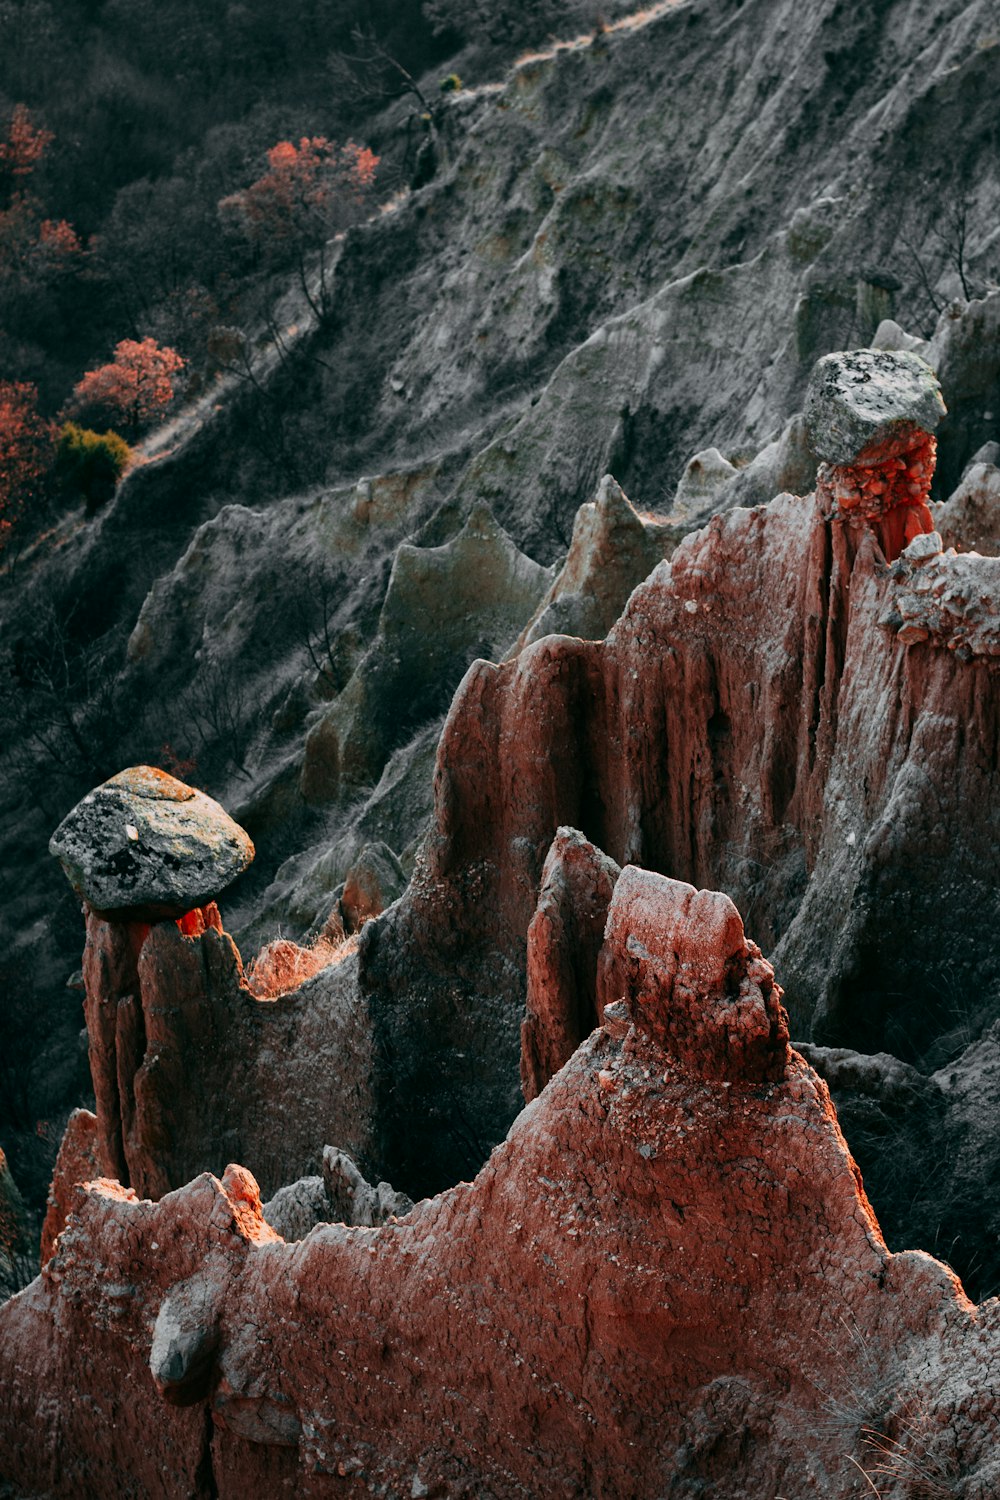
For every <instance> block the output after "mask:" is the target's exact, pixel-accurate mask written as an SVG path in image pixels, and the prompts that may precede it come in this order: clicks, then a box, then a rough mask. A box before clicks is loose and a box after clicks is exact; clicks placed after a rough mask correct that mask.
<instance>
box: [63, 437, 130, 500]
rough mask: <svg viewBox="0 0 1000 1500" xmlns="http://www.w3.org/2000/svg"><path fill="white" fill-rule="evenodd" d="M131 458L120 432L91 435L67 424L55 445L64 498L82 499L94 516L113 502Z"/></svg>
mask: <svg viewBox="0 0 1000 1500" xmlns="http://www.w3.org/2000/svg"><path fill="white" fill-rule="evenodd" d="M131 457H132V450H131V448H130V447H129V445H128V443H126V441H125V439H124V438H123V437H119V435H118V433H117V432H91V431H90V429H89V428H88V427H78V426H77V425H76V423H75V422H66V423H64V424H63V426H62V427H61V428H60V430H59V441H58V443H57V444H56V470H55V472H56V481H57V483H58V485H59V488H60V489H61V491H62V492H63V494H64V495H66V496H67V497H71V498H73V499H82V500H83V501H84V502H85V504H86V507H87V514H88V516H92V515H93V514H94V512H95V511H96V510H98V509H99V507H100V506H102V505H104V504H105V502H106V501H108V500H110V499H111V496H112V495H113V494H114V492H115V485H116V484H117V483H118V481H119V479H120V478H121V477H122V475H123V474H124V472H125V468H126V466H127V464H128V461H129V459H130V458H131Z"/></svg>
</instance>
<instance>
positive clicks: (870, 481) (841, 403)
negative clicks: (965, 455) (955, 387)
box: [806, 349, 945, 562]
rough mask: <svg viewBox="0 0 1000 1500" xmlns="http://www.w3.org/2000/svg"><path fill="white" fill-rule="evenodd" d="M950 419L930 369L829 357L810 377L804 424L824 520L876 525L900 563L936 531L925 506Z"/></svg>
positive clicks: (880, 356)
mask: <svg viewBox="0 0 1000 1500" xmlns="http://www.w3.org/2000/svg"><path fill="white" fill-rule="evenodd" d="M944 415H945V407H944V402H943V400H942V399H941V387H940V386H939V385H938V382H937V379H936V377H935V375H934V372H933V371H932V370H931V368H930V366H929V365H927V364H925V362H924V361H923V360H922V359H920V358H919V357H918V356H917V355H916V354H912V353H909V352H907V351H904V350H900V351H896V352H890V351H887V350H871V349H860V350H854V351H853V352H851V353H848V354H828V355H827V356H826V357H825V358H824V359H821V360H820V361H819V363H818V364H817V366H816V369H815V370H814V372H813V376H812V380H811V382H810V386H809V391H808V394H807V396H806V425H807V427H808V429H809V436H810V440H811V443H812V447H813V450H814V452H815V453H816V454H817V455H818V457H819V458H821V459H822V460H823V463H822V464H821V467H820V470H819V474H818V475H817V481H816V497H817V500H818V502H819V505H820V508H821V509H822V511H823V513H824V514H825V515H829V516H832V517H834V518H836V519H839V520H844V521H847V522H849V523H850V522H857V523H861V522H867V523H868V524H869V525H874V526H875V529H876V531H877V533H878V538H879V542H880V543H881V546H882V551H883V552H884V553H885V556H886V558H887V559H888V561H889V562H893V561H895V559H896V558H897V557H898V556H899V554H900V552H902V550H903V548H904V547H905V546H906V545H907V543H909V542H911V541H913V539H914V538H915V537H917V536H919V535H920V534H921V533H923V532H928V531H931V530H932V529H933V522H932V520H931V513H930V510H929V509H928V505H927V502H928V500H929V499H930V493H931V479H932V478H933V476H934V463H935V458H936V453H937V449H936V445H935V442H934V439H933V437H932V436H931V433H932V432H933V430H934V428H935V427H936V426H937V425H938V422H939V421H940V420H941V418H942V417H943V416H944Z"/></svg>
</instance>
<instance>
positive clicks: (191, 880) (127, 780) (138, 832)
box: [49, 766, 254, 920]
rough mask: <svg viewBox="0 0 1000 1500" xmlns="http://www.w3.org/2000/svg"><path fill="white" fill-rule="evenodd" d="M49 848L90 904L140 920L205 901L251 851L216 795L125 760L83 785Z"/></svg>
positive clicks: (227, 881)
mask: <svg viewBox="0 0 1000 1500" xmlns="http://www.w3.org/2000/svg"><path fill="white" fill-rule="evenodd" d="M49 852H50V853H51V854H53V855H55V857H56V858H57V859H58V860H59V862H60V863H61V865H62V867H63V871H64V872H65V875H66V878H67V880H68V881H69V883H70V885H72V887H73V889H74V890H75V891H76V892H77V894H78V895H80V896H81V897H82V898H83V899H84V900H85V901H86V902H88V904H89V905H90V906H91V907H93V908H94V909H95V910H97V911H103V912H108V913H111V912H128V914H129V916H130V917H133V918H144V919H146V920H157V919H159V918H164V917H180V916H183V915H184V914H185V913H186V912H189V911H191V910H192V908H193V907H196V906H205V905H206V904H207V903H208V902H210V901H212V900H213V899H214V897H216V896H217V895H218V894H219V892H220V891H222V890H224V889H225V887H226V886H227V885H229V884H230V883H231V882H232V881H233V880H235V879H236V877H237V875H240V874H242V872H243V871H244V870H245V869H246V868H247V867H248V865H250V864H251V862H252V861H253V857H254V847H253V844H252V842H251V841H250V838H249V836H248V835H247V834H246V833H245V832H244V831H243V829H242V828H241V827H240V826H239V824H238V823H236V822H234V821H233V819H232V818H231V817H230V816H229V814H228V813H227V812H226V811H225V810H224V809H223V808H222V807H220V806H219V804H218V802H215V801H214V800H213V799H212V798H211V797H206V796H205V794H204V792H199V791H196V790H195V789H194V788H193V787H189V786H185V785H184V783H183V782H182V781H177V780H176V779H175V778H174V777H173V776H168V775H167V774H166V773H165V772H163V771H160V770H157V768H156V767H155V766H131V767H129V769H128V770H125V771H120V772H119V773H118V774H117V775H116V776H112V777H111V779H110V781H105V782H103V783H102V785H101V786H99V787H96V788H95V789H94V791H92V792H88V793H87V795H86V797H84V798H83V800H82V801H81V802H79V803H77V805H76V807H74V808H73V810H72V812H70V813H69V814H68V815H67V816H66V817H65V818H64V819H63V821H62V822H61V823H60V825H59V827H58V828H57V829H56V831H55V833H54V834H53V835H52V838H51V841H50V843H49Z"/></svg>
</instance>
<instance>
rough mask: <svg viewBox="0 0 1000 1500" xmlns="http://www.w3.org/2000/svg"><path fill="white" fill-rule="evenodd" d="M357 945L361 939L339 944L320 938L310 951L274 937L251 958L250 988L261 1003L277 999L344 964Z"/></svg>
mask: <svg viewBox="0 0 1000 1500" xmlns="http://www.w3.org/2000/svg"><path fill="white" fill-rule="evenodd" d="M357 946H358V940H357V937H350V938H347V940H346V941H343V942H339V943H338V942H332V941H331V940H330V939H329V938H325V937H319V938H317V939H316V941H315V943H312V944H311V945H310V946H309V947H308V948H302V947H300V945H299V944H298V943H293V942H291V941H290V940H289V939H288V938H281V937H278V938H274V939H273V940H272V941H271V942H270V943H265V945H264V947H263V948H262V949H261V950H260V952H259V953H258V954H257V957H256V958H254V959H251V961H250V963H249V965H248V967H247V971H246V982H247V987H248V989H249V990H250V993H251V994H252V995H253V996H254V997H255V998H256V999H257V1000H276V999H277V998H278V996H279V995H287V994H288V992H289V990H297V989H298V987H299V985H300V984H305V982H306V980H307V979H311V978H312V977H313V975H314V974H318V973H319V971H320V969H326V968H328V967H329V965H330V964H337V963H340V962H342V960H343V959H345V958H346V957H347V956H348V954H349V953H354V952H355V951H356V949H357Z"/></svg>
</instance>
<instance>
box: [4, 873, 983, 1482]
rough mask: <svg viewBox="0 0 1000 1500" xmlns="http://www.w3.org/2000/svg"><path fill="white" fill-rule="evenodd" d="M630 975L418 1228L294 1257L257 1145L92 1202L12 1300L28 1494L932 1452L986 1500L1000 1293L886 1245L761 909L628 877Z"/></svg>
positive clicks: (11, 1443)
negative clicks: (156, 1184) (757, 934)
mask: <svg viewBox="0 0 1000 1500" xmlns="http://www.w3.org/2000/svg"><path fill="white" fill-rule="evenodd" d="M703 918H704V919H705V920H702V919H703ZM602 967H603V969H604V971H605V972H606V973H608V974H611V973H614V974H615V975H616V976H617V982H618V983H620V984H621V986H622V991H621V995H620V997H619V1000H616V1001H615V1002H614V1003H613V1006H609V1011H610V1010H611V1009H613V1010H614V1019H613V1020H610V1021H609V1025H608V1026H606V1027H604V1028H599V1029H598V1030H596V1031H595V1032H594V1033H593V1035H592V1036H591V1037H590V1038H589V1039H588V1040H587V1041H586V1042H585V1043H584V1044H583V1045H582V1046H581V1047H580V1048H579V1049H578V1050H577V1051H576V1052H575V1053H574V1055H573V1057H572V1058H571V1059H570V1061H569V1062H568V1064H567V1065H566V1066H565V1067H564V1068H563V1069H562V1070H561V1071H560V1072H559V1074H558V1075H557V1076H556V1077H555V1078H554V1079H553V1080H552V1081H551V1082H550V1083H549V1085H548V1086H547V1087H546V1088H545V1089H544V1091H543V1092H542V1094H541V1095H540V1096H539V1097H538V1098H537V1099H536V1100H535V1101H534V1102H533V1103H532V1104H531V1105H530V1106H528V1108H527V1109H526V1110H524V1112H523V1113H522V1114H521V1116H520V1117H519V1118H518V1120H517V1121H516V1122H515V1124H514V1126H513V1128H512V1130H511V1132H510V1134H509V1136H508V1138H507V1140H506V1141H505V1142H504V1143H503V1144H502V1145H501V1146H500V1147H498V1149H497V1150H496V1151H495V1152H494V1153H493V1154H492V1156H491V1157H490V1159H489V1161H488V1162H487V1163H486V1165H485V1166H484V1167H483V1168H482V1170H481V1171H480V1172H479V1174H478V1175H477V1177H476V1179H475V1181H474V1182H470V1183H462V1184H460V1185H459V1186H457V1187H454V1188H451V1189H450V1190H448V1191H447V1192H445V1193H443V1194H441V1195H440V1196H438V1197H436V1198H433V1199H429V1200H427V1201H425V1202H423V1203H420V1204H418V1205H417V1206H416V1207H415V1208H413V1209H412V1210H411V1211H410V1213H409V1214H408V1215H406V1216H405V1217H404V1218H403V1219H401V1220H397V1221H395V1222H390V1223H389V1224H386V1225H385V1226H384V1227H381V1228H357V1227H353V1228H352V1227H349V1226H347V1225H345V1224H328V1225H320V1226H318V1227H317V1228H315V1229H313V1230H312V1232H311V1233H309V1234H308V1235H307V1236H306V1238H305V1239H304V1240H301V1241H299V1242H298V1243H295V1244H288V1243H286V1242H285V1241H283V1240H282V1239H281V1238H280V1237H279V1236H278V1235H277V1234H275V1232H274V1230H273V1229H272V1228H270V1227H269V1225H268V1224H267V1222H266V1220H265V1217H264V1215H263V1213H262V1210H261V1204H260V1198H259V1195H258V1193H257V1189H256V1184H255V1183H254V1181H253V1179H252V1178H251V1177H250V1175H249V1174H248V1173H247V1172H245V1171H244V1170H243V1169H242V1168H239V1167H230V1168H229V1169H228V1170H227V1172H226V1173H225V1175H224V1176H223V1178H222V1179H221V1181H220V1180H219V1179H218V1178H215V1177H213V1176H211V1175H208V1174H206V1175H203V1176H201V1177H198V1178H196V1179H195V1180H194V1181H193V1182H191V1183H189V1184H188V1185H187V1186H185V1187H184V1188H182V1189H181V1190H180V1191H177V1192H174V1193H170V1194H168V1195H167V1196H166V1197H164V1198H162V1199H161V1200H160V1201H159V1202H158V1203H152V1202H149V1201H144V1200H142V1199H140V1198H138V1197H137V1196H136V1195H135V1193H134V1192H131V1191H129V1190H127V1189H125V1188H122V1187H120V1186H119V1185H118V1184H116V1183H112V1182H107V1181H98V1182H96V1183H93V1184H91V1185H90V1186H89V1187H88V1188H87V1189H86V1190H81V1191H80V1192H79V1195H78V1198H77V1204H76V1209H75V1212H74V1213H73V1215H72V1217H71V1218H70V1221H69V1223H68V1225H67V1227H66V1229H65V1230H64V1232H63V1234H62V1237H61V1239H60V1241H59V1245H58V1249H57V1253H56V1254H55V1256H54V1257H53V1258H52V1260H50V1261H49V1263H48V1265H47V1267H46V1268H45V1271H44V1272H43V1275H42V1276H41V1278H40V1279H39V1280H37V1281H36V1282H35V1283H34V1284H33V1285H32V1287H31V1288H30V1289H29V1290H28V1291H27V1292H25V1293H24V1294H23V1295H22V1296H21V1297H19V1298H17V1299H15V1300H14V1301H12V1302H10V1303H8V1304H7V1305H6V1306H5V1307H4V1308H2V1309H0V1332H2V1334H3V1337H2V1339H0V1444H3V1445H4V1447H3V1451H5V1453H7V1454H8V1455H9V1459H8V1465H9V1472H10V1473H11V1474H12V1476H13V1477H14V1479H15V1482H16V1483H18V1484H19V1485H21V1486H22V1487H24V1488H26V1489H27V1488H30V1489H31V1490H32V1492H33V1493H37V1492H41V1491H44V1492H45V1493H49V1494H52V1495H54V1496H55V1495H66V1496H75V1495H79V1494H81V1493H82V1492H83V1491H84V1490H85V1489H86V1491H87V1492H88V1493H95V1492H97V1493H104V1494H113V1493H119V1492H121V1488H122V1486H123V1484H125V1483H127V1484H128V1485H129V1486H130V1487H131V1489H132V1491H133V1492H134V1493H136V1494H139V1495H154V1494H156V1495H171V1496H180V1495H186V1496H194V1497H196V1500H198V1497H202V1496H204V1497H207V1496H209V1495H216V1496H219V1497H235V1496H237V1495H245V1494H247V1493H253V1492H260V1491H261V1490H262V1489H263V1488H264V1487H266V1488H267V1489H268V1491H269V1492H271V1493H284V1492H286V1491H287V1492H289V1493H291V1492H294V1493H295V1494H298V1495H304V1496H325V1495H332V1494H358V1495H360V1494H367V1493H371V1491H372V1489H373V1488H374V1490H375V1491H376V1492H377V1493H383V1494H386V1495H407V1494H409V1495H412V1494H421V1493H437V1494H440V1495H455V1496H459V1495H467V1496H472V1495H481V1496H494V1497H498V1500H500V1497H503V1500H506V1497H515V1496H523V1495H525V1494H535V1493H537V1485H538V1476H539V1474H540V1473H544V1475H545V1489H546V1493H547V1494H551V1495H565V1496H567V1497H569V1496H572V1495H580V1494H602V1495H607V1496H621V1497H625V1496H639V1495H665V1494H670V1495H677V1496H687V1495H694V1494H699V1495H702V1496H706V1495H707V1496H715V1497H717V1500H723V1497H725V1500H759V1497H760V1496H762V1495H779V1494H780V1495H785V1496H788V1497H792V1500H800V1497H801V1500H805V1497H806V1496H808V1495H813V1494H817V1493H818V1494H830V1495H832V1494H845V1495H846V1494H851V1493H854V1492H857V1493H860V1492H861V1491H860V1490H858V1489H857V1484H858V1483H860V1482H861V1481H860V1478H859V1469H860V1470H861V1471H862V1474H863V1473H865V1472H867V1473H868V1474H869V1475H871V1474H878V1473H879V1472H880V1470H879V1468H878V1467H877V1465H878V1463H879V1453H880V1449H879V1447H878V1446H877V1443H878V1442H879V1441H884V1442H885V1443H888V1444H890V1445H891V1444H894V1443H901V1442H902V1441H903V1439H904V1438H905V1440H906V1443H907V1452H908V1453H909V1454H910V1455H911V1457H912V1458H913V1460H914V1461H915V1462H916V1461H919V1463H920V1465H921V1472H923V1473H932V1474H940V1475H944V1476H950V1475H957V1474H959V1473H961V1475H962V1494H963V1496H965V1497H968V1500H988V1497H989V1496H990V1495H991V1494H992V1493H994V1490H993V1486H994V1484H995V1481H996V1478H997V1464H996V1453H997V1442H996V1439H997V1419H998V1409H997V1399H996V1387H997V1378H998V1373H1000V1320H998V1308H1000V1304H998V1303H991V1304H987V1305H986V1306H985V1307H984V1308H982V1309H980V1310H978V1312H977V1310H976V1309H975V1308H973V1306H972V1305H971V1304H970V1303H969V1302H968V1300H967V1299H966V1298H965V1296H964V1295H963V1293H962V1290H961V1287H960V1286H959V1284H958V1283H957V1282H956V1280H955V1279H954V1278H953V1277H952V1276H951V1275H950V1273H949V1272H948V1271H947V1269H946V1268H945V1267H944V1266H942V1265H940V1264H939V1263H938V1262H935V1261H933V1260H931V1259H930V1257H928V1256H926V1255H922V1254H918V1253H909V1254H902V1255H895V1256H893V1255H890V1254H889V1252H888V1251H887V1249H886V1247H885V1244H884V1242H883V1240H882V1237H881V1234H880V1233H879V1229H878V1225H877V1223H876V1222H875V1220H874V1218H873V1216H872V1213H871V1210H870V1207H869V1205H868V1202H867V1200H866V1198H865V1196H864V1192H863V1190H862V1188H861V1185H860V1181H859V1178H858V1175H857V1172H856V1169H855V1167H854V1164H853V1162H852V1160H851V1157H850V1155H849V1153H848V1151H847V1148H846V1145H845V1143H844V1140H843V1137H842V1136H841V1134H840V1131H839V1129H838V1127H837V1122H836V1117H835V1115H834V1113H833V1110H832V1107H831V1105H830V1100H829V1095H828V1093H827V1090H826V1087H825V1085H824V1084H823V1083H822V1082H821V1081H820V1080H819V1079H818V1078H817V1076H816V1074H815V1073H814V1072H813V1071H812V1069H811V1068H809V1067H808V1065H807V1064H806V1063H805V1062H804V1061H803V1060H802V1059H801V1058H800V1057H799V1056H798V1055H797V1054H795V1053H794V1052H790V1051H789V1049H788V1044H787V1040H786V1036H787V1033H785V1032H784V1031H783V1026H782V1013H781V1010H780V1005H779V994H780V992H779V991H778V989H777V988H776V987H775V986H774V984H773V977H772V974H771V970H770V967H769V965H767V964H766V963H765V962H764V961H763V960H761V959H760V957H759V953H758V950H757V949H756V948H755V946H754V945H753V944H752V943H747V942H746V941H745V940H744V939H743V935H742V928H741V925H740V921H739V917H738V915H737V913H736V910H735V908H734V907H733V906H732V904H731V903H730V902H729V901H728V899H727V898H726V897H725V896H723V895H722V894H720V893H718V892H707V891H702V892H697V891H694V890H693V889H691V888H690V887H686V886H683V885H681V884H679V883H678V882H675V881H670V880H665V879H663V878H661V877H658V876H656V875H652V874H649V873H647V872H643V871H639V870H636V869H634V868H629V869H626V870H625V871H624V872H623V874H622V877H621V879H620V880H619V882H618V885H617V888H616V891H615V895H614V898H613V900H612V904H611V909H610V917H609V924H608V938H607V942H606V945H605V950H604V953H603V954H602ZM747 981H749V985H748V984H747ZM615 987H617V984H616V986H615ZM619 1002H620V1003H619ZM727 1037H728V1038H729V1042H730V1043H731V1045H727V1044H726V1038H727ZM675 1041H676V1042H677V1043H678V1044H679V1045H678V1050H677V1051H674V1050H673V1047H674V1043H675ZM748 1044H749V1045H748ZM703 1047H704V1050H702V1049H703ZM98 1264H99V1265H100V1266H101V1268H102V1274H101V1275H99V1276H98V1275H96V1274H95V1268H96V1266H97V1265H98ZM80 1345H85V1347H86V1350H87V1364H86V1370H85V1372H81V1371H80V1370H79V1369H77V1370H76V1371H75V1373H74V1375H73V1377H72V1378H67V1366H66V1361H67V1358H68V1357H69V1355H70V1351H72V1350H74V1349H75V1348H77V1347H79V1346H80ZM443 1370H446V1371H447V1376H446V1379H445V1380H444V1381H442V1380H441V1378H440V1377H441V1372H442V1371H443ZM124 1389H128V1390H129V1393H130V1394H129V1400H128V1402H127V1403H122V1402H120V1401H119V1400H118V1397H117V1395H116V1394H115V1393H117V1392H119V1391H122V1390H124ZM56 1393H58V1401H53V1400H52V1399H51V1397H52V1396H53V1395H54V1394H56ZM418 1393H419V1394H418ZM43 1394H44V1396H45V1397H46V1398H47V1399H45V1400H42V1396H43ZM56 1428H58V1435H57V1431H56ZM873 1435H874V1437H873ZM901 1473H902V1471H901ZM907 1485H908V1480H907V1477H906V1475H905V1473H902V1477H901V1478H900V1480H899V1482H890V1483H888V1484H887V1485H885V1486H884V1487H883V1493H885V1494H887V1495H888V1496H890V1497H892V1500H903V1496H904V1495H909V1494H911V1493H912V1491H911V1490H910V1489H909V1488H908V1487H907Z"/></svg>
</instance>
